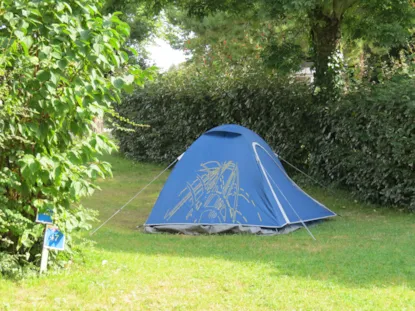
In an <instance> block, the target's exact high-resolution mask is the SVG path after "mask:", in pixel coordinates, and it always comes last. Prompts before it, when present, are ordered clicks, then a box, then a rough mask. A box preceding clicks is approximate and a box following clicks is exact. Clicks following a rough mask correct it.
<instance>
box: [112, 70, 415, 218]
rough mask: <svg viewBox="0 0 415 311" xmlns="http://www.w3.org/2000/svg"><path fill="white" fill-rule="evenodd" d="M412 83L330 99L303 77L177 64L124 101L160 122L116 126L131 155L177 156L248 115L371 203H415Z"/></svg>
mask: <svg viewBox="0 0 415 311" xmlns="http://www.w3.org/2000/svg"><path fill="white" fill-rule="evenodd" d="M413 82H414V81H412V80H410V79H408V78H406V79H398V80H391V81H388V82H386V83H384V84H382V85H369V86H367V85H365V86H361V87H360V88H359V89H358V90H356V91H353V92H351V93H349V94H347V95H345V96H344V97H343V98H342V99H341V101H340V102H338V103H336V104H333V105H332V106H330V107H321V106H318V105H315V104H313V101H312V96H311V95H310V94H311V92H310V89H309V85H308V84H307V83H305V82H303V81H298V80H293V79H288V78H284V79H282V78H280V79H279V78H275V77H264V76H263V75H261V74H257V73H246V72H245V73H238V74H234V75H232V76H226V75H222V76H219V77H218V76H215V77H212V76H206V75H201V74H200V75H199V74H197V73H191V74H187V75H185V74H183V73H182V72H171V73H168V74H166V75H164V76H162V77H160V78H159V79H157V81H155V82H153V83H151V84H148V85H147V86H146V87H145V88H144V89H140V90H138V91H137V92H135V93H134V94H133V95H132V96H129V97H126V98H125V100H124V102H123V104H122V105H119V106H117V110H118V112H119V113H120V114H121V115H122V116H125V117H128V118H129V119H130V120H132V121H134V122H137V123H147V124H149V125H150V126H151V127H150V128H147V129H138V130H136V131H134V132H125V131H117V130H115V131H114V132H115V135H116V137H117V138H118V140H119V145H120V150H121V151H122V152H123V153H124V154H125V155H126V156H128V157H130V158H133V159H136V160H140V161H157V162H170V161H172V160H173V159H174V158H175V157H177V156H178V155H180V154H181V153H182V152H184V151H185V150H186V148H187V147H189V146H190V144H191V143H192V142H193V141H194V140H195V139H196V138H197V137H199V136H200V135H201V134H202V133H204V132H205V131H206V130H207V129H210V128H212V127H214V126H217V125H220V124H225V123H236V124H241V125H243V126H246V127H248V128H250V129H252V130H253V131H255V132H257V133H258V134H259V135H261V136H262V137H263V138H264V139H265V140H266V141H267V142H268V143H269V144H270V145H271V147H273V148H274V150H275V151H276V152H278V153H279V154H280V155H281V156H283V157H284V158H286V159H288V160H289V161H290V162H292V163H294V164H295V165H297V166H299V167H301V168H303V169H306V170H308V172H309V173H310V174H312V175H313V176H314V177H316V178H319V179H320V180H322V181H324V182H331V183H336V184H337V185H338V186H340V187H345V188H347V189H349V190H352V191H353V192H356V193H357V194H359V195H360V196H361V197H362V198H363V199H366V200H368V201H371V202H375V203H381V204H385V205H394V206H404V207H406V208H407V209H408V210H415V170H414V167H413V166H414V161H415V122H414V120H415V105H414V102H415V88H414V86H413ZM123 126H126V127H128V124H123Z"/></svg>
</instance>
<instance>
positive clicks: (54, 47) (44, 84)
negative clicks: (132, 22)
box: [0, 0, 143, 276]
mask: <svg viewBox="0 0 415 311" xmlns="http://www.w3.org/2000/svg"><path fill="white" fill-rule="evenodd" d="M103 4H104V1H102V0H77V1H75V0H67V1H63V0H61V1H57V0H45V1H29V0H22V1H13V0H3V1H1V2H0V273H1V274H4V275H12V276H13V275H19V274H22V273H23V272H22V271H24V270H25V269H23V268H22V269H20V270H19V267H22V266H26V268H28V267H29V266H30V264H33V263H37V262H38V261H39V258H40V256H39V254H40V251H41V243H42V237H43V230H44V226H43V225H40V224H36V223H35V217H36V214H37V213H38V212H39V213H45V212H46V211H49V210H51V211H53V220H54V223H55V224H56V225H57V226H58V227H59V229H60V230H61V231H63V232H64V233H65V235H66V250H67V251H70V249H71V245H72V242H73V239H72V237H73V235H74V234H75V233H76V232H78V231H80V230H85V229H88V228H90V227H91V224H90V222H91V220H93V219H94V216H95V215H96V213H94V212H93V211H90V210H88V209H86V208H84V207H82V205H81V204H80V199H81V197H83V196H87V195H91V194H92V193H93V192H94V190H95V189H96V188H97V186H96V185H95V184H94V183H93V182H94V181H95V180H96V179H97V178H98V177H105V176H108V175H110V174H111V171H110V165H109V164H108V163H106V162H102V161H100V160H99V158H98V155H99V154H102V153H103V152H108V151H111V150H112V149H114V147H115V146H114V144H113V143H112V142H110V141H109V140H108V139H107V138H106V137H105V136H102V135H98V134H96V133H95V132H94V131H93V124H94V123H93V120H94V118H96V117H100V116H102V115H103V114H104V112H107V111H110V110H111V103H112V102H114V101H117V100H119V98H120V93H121V90H122V89H124V90H127V89H131V88H132V84H133V82H134V81H135V80H137V79H138V82H140V81H141V80H142V78H143V77H142V76H141V75H139V73H140V72H141V71H140V70H139V69H136V68H132V67H129V66H128V56H127V53H126V52H125V51H122V49H121V48H120V47H122V46H123V44H124V43H125V42H126V39H127V37H128V34H129V28H128V25H127V24H126V23H124V22H122V21H121V20H120V19H119V18H118V16H117V14H114V15H108V16H102V15H101V13H100V8H102V5H103ZM131 73H134V74H136V77H134V76H133V75H131ZM49 258H50V259H51V260H52V261H53V260H54V259H55V258H56V254H55V253H53V252H52V254H51V256H50V257H49ZM28 269H29V268H28Z"/></svg>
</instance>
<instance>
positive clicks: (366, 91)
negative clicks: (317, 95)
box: [310, 77, 415, 210]
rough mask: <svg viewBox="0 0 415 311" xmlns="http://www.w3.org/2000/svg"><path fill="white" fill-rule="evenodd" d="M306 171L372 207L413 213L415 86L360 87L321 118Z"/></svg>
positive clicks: (401, 81)
mask: <svg viewBox="0 0 415 311" xmlns="http://www.w3.org/2000/svg"><path fill="white" fill-rule="evenodd" d="M319 120H320V124H321V127H320V132H319V133H317V134H316V138H315V142H316V143H315V144H312V145H311V146H312V147H313V148H311V150H310V153H311V155H312V165H311V168H312V169H313V171H314V172H315V173H316V174H320V175H321V176H322V177H324V178H325V179H326V180H330V181H333V182H336V183H338V184H340V185H343V186H345V187H347V188H348V189H351V190H353V191H355V192H357V193H359V194H360V195H361V196H362V197H363V198H365V199H367V200H369V201H372V202H377V203H383V204H392V205H403V206H408V207H409V209H412V210H415V167H414V165H415V87H414V81H413V80H411V79H407V78H401V77H396V78H395V79H392V80H390V81H387V82H385V83H384V84H377V85H369V86H363V87H361V88H360V89H358V90H357V91H354V92H352V93H350V94H348V95H347V96H345V97H344V98H343V100H342V101H341V102H340V103H338V104H336V105H333V106H332V107H330V108H329V110H328V111H325V112H324V113H322V114H321V115H320V118H319Z"/></svg>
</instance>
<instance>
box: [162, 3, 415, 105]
mask: <svg viewBox="0 0 415 311" xmlns="http://www.w3.org/2000/svg"><path fill="white" fill-rule="evenodd" d="M166 2H168V3H171V4H173V5H174V6H175V8H176V10H174V9H173V10H171V9H170V11H168V12H170V14H169V16H170V20H171V22H172V23H174V24H175V25H179V26H181V27H182V29H183V30H184V33H185V34H187V38H186V41H185V42H186V44H184V47H185V48H186V49H190V50H191V51H192V53H193V55H195V56H196V57H198V56H200V54H201V53H202V54H203V55H204V60H205V61H207V62H209V61H210V60H211V59H212V57H213V56H214V57H215V61H216V62H225V63H231V64H235V63H237V64H238V63H239V64H247V60H248V63H249V61H252V60H254V61H256V62H254V63H256V64H258V63H264V64H265V65H267V67H271V68H274V69H277V70H279V71H280V72H281V71H282V72H290V71H293V70H296V69H297V68H298V64H299V63H300V62H301V60H302V61H304V60H311V61H312V62H313V63H314V66H315V74H314V75H315V79H314V85H315V92H314V94H315V95H316V96H315V103H317V104H319V105H321V106H325V105H327V104H329V102H332V101H333V100H334V99H337V98H338V96H339V95H340V94H341V92H342V90H343V84H344V82H343V81H342V79H343V76H342V70H341V68H342V66H343V62H344V60H343V59H342V58H341V57H339V55H341V54H344V52H346V54H347V52H349V51H350V50H352V49H351V48H350V47H353V48H356V42H361V41H363V42H364V44H362V45H360V47H364V46H368V45H370V46H372V47H376V48H377V53H378V54H380V55H387V54H388V52H389V50H390V49H391V48H397V47H400V46H402V45H405V44H406V42H407V40H408V39H409V38H410V36H411V34H413V21H414V19H415V7H414V6H413V3H412V1H408V0H402V1H395V0H387V1H385V0H367V1H356V0H328V1H322V0H311V1H310V0H296V1H293V0H256V1H247V0H236V1H235V0H229V1H218V0H199V1H193V0H172V1H166ZM177 8H178V9H179V12H178V13H177ZM225 42H226V44H225ZM355 50H356V49H355ZM281 52H283V54H281ZM362 53H364V50H362V49H359V55H356V54H355V53H349V54H347V55H345V56H346V57H347V58H348V57H355V58H357V59H359V58H361V54H362ZM307 58H308V59H307ZM257 59H260V60H263V62H259V61H258V60H257ZM238 61H239V62H238ZM347 62H348V63H349V64H350V63H351V62H350V61H347ZM199 63H200V62H199Z"/></svg>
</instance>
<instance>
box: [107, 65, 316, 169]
mask: <svg viewBox="0 0 415 311" xmlns="http://www.w3.org/2000/svg"><path fill="white" fill-rule="evenodd" d="M309 93H310V92H309V86H308V85H307V84H306V83H304V82H300V81H294V80H287V79H278V78H275V77H273V78H270V79H268V78H265V77H264V76H262V75H261V74H260V73H256V72H238V73H233V74H232V76H226V75H224V76H223V77H222V78H219V79H217V78H216V76H214V75H208V76H206V75H203V74H198V73H197V72H195V73H193V74H188V73H187V74H184V73H182V72H180V71H179V72H169V73H168V74H166V75H165V76H162V77H160V79H158V80H157V81H155V82H154V83H151V84H148V85H147V86H146V87H145V88H144V89H141V90H139V91H137V92H135V93H134V94H133V95H131V96H128V97H126V98H125V100H124V102H123V104H121V105H119V106H117V108H116V109H117V110H118V112H119V113H120V114H121V115H122V116H125V117H128V118H130V119H131V120H134V121H135V122H142V123H145V124H149V125H150V126H151V127H150V128H147V129H140V131H139V132H131V133H125V132H120V131H115V134H116V135H117V138H118V140H119V142H120V148H121V151H122V152H124V153H125V154H126V155H127V156H129V157H131V158H134V159H137V160H146V161H147V160H150V161H158V162H165V161H167V162H168V161H172V160H173V159H174V158H175V157H177V156H178V155H180V154H181V153H183V152H184V151H185V150H186V148H187V147H189V146H190V144H191V143H193V141H194V140H195V139H196V138H197V137H199V136H200V135H201V134H202V133H204V132H205V131H206V130H207V129H210V128H212V127H214V126H217V125H220V124H224V123H237V124H241V125H244V126H246V127H248V128H250V129H252V130H254V131H256V132H257V133H259V134H260V135H262V136H263V137H264V138H265V139H266V140H267V141H268V142H269V143H270V144H271V145H272V146H274V147H275V148H276V150H277V151H278V152H280V153H281V154H284V155H286V156H287V157H289V158H290V159H292V160H293V161H294V162H295V163H297V164H298V165H302V164H303V163H305V162H306V161H307V157H308V153H307V148H305V146H306V145H307V144H308V141H307V140H308V136H309V135H308V134H307V133H308V132H309V128H310V123H311V122H312V120H311V119H310V114H309V113H308V111H309V110H310V107H311V97H310V96H309V95H308V94H309ZM123 125H124V126H128V124H123Z"/></svg>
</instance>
